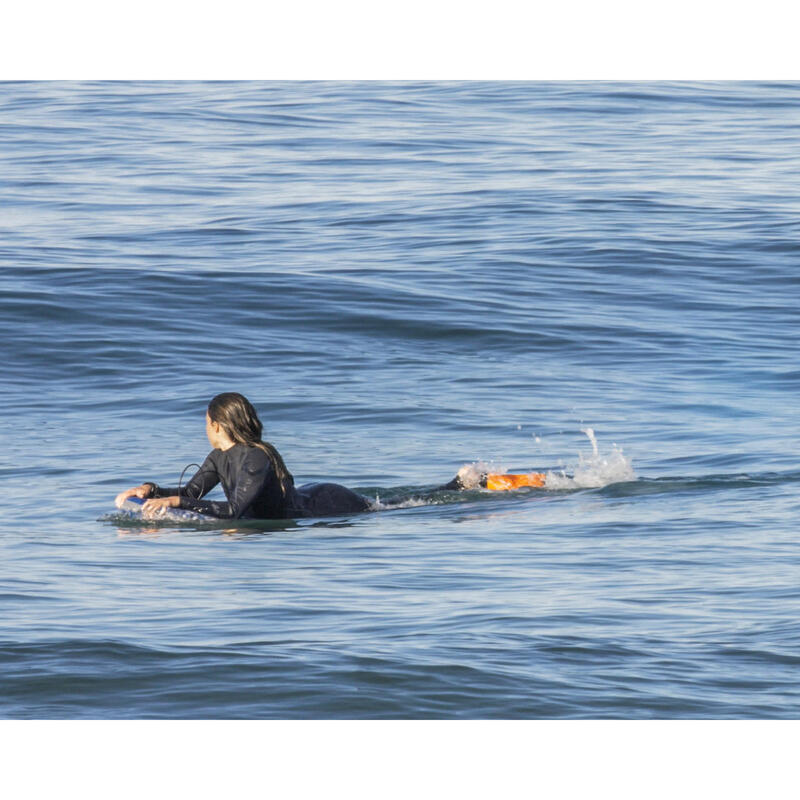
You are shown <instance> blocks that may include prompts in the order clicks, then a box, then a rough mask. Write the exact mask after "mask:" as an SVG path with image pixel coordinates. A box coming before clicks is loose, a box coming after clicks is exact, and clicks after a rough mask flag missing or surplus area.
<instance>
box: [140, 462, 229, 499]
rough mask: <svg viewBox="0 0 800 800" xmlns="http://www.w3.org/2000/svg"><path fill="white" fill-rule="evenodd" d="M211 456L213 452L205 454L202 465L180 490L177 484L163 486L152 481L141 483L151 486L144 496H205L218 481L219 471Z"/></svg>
mask: <svg viewBox="0 0 800 800" xmlns="http://www.w3.org/2000/svg"><path fill="white" fill-rule="evenodd" d="M212 456H213V452H212V453H209V454H208V455H207V456H206V460H205V461H204V462H203V465H202V466H201V467H200V469H199V470H197V472H195V474H194V475H193V476H192V479H191V480H190V481H189V482H188V483H186V484H184V485H183V486H181V487H180V491H178V487H177V486H175V487H169V488H165V487H163V486H159V485H158V484H156V483H153V482H152V481H148V482H146V483H144V484H142V485H143V486H151V487H152V491H151V494H149V495H146V497H148V498H150V497H176V496H178V495H180V496H181V497H193V498H200V497H205V496H206V495H207V494H208V493H209V492H210V491H211V490H212V489H213V488H214V487H215V486H216V485H217V484H218V483H219V473H218V472H217V466H216V464H215V463H214V460H213V458H212Z"/></svg>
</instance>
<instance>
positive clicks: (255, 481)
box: [179, 447, 277, 519]
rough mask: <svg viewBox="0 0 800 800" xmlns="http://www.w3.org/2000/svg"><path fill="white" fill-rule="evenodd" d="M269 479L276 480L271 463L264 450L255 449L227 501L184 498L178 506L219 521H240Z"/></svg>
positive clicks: (247, 458)
mask: <svg viewBox="0 0 800 800" xmlns="http://www.w3.org/2000/svg"><path fill="white" fill-rule="evenodd" d="M270 480H277V478H276V477H275V474H274V471H273V469H272V462H271V461H270V459H269V458H268V457H267V456H266V455H265V453H264V451H263V450H260V449H259V448H256V447H253V448H251V449H250V452H249V453H248V454H247V457H246V458H245V460H244V461H243V463H242V467H241V471H240V473H239V475H237V476H236V482H235V484H234V486H233V487H232V491H231V497H230V500H229V501H228V502H223V501H217V500H200V499H195V498H192V497H188V496H186V495H181V496H180V498H179V501H180V506H179V507H180V508H185V509H188V510H189V511H196V512H198V513H199V514H206V515H207V516H210V517H217V518H219V519H239V518H241V517H242V515H243V514H245V513H246V512H247V509H248V508H250V506H251V505H252V504H253V503H254V502H255V501H256V500H257V499H258V496H259V495H260V494H261V492H262V491H263V489H264V487H265V486H266V485H267V483H268V482H269V481H270Z"/></svg>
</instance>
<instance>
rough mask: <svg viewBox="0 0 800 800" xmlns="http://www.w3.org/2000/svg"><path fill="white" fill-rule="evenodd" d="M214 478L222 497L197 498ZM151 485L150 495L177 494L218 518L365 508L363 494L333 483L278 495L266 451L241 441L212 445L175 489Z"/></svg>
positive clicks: (309, 485)
mask: <svg viewBox="0 0 800 800" xmlns="http://www.w3.org/2000/svg"><path fill="white" fill-rule="evenodd" d="M220 482H221V483H222V488H223V490H224V492H225V497H227V498H228V499H227V502H222V501H219V500H202V499H201V498H202V497H204V496H205V495H206V494H208V493H209V492H210V491H211V490H212V489H213V488H214V487H215V486H216V485H217V484H218V483H220ZM153 487H154V491H153V494H152V496H153V497H172V496H174V495H178V496H179V497H180V499H181V504H180V507H181V508H186V509H189V510H190V511H197V512H199V513H200V514H206V515H208V516H210V517H218V518H220V519H240V518H246V519H286V518H291V517H325V516H330V515H334V514H349V513H352V512H355V511H366V510H367V509H369V502H368V501H367V499H366V498H365V497H362V496H361V495H360V494H356V493H355V492H353V491H351V490H350V489H347V488H346V487H344V486H340V485H339V484H338V483H307V484H305V485H304V486H299V487H296V488H295V487H294V486H292V487H291V489H290V490H289V491H288V492H287V496H286V497H284V496H283V494H282V493H281V486H280V482H279V481H278V476H277V475H276V474H275V469H274V467H273V466H272V461H271V460H270V458H269V456H268V455H267V454H266V453H265V452H264V451H263V450H262V449H261V448H260V447H250V446H248V445H245V444H235V445H234V446H233V447H231V448H229V449H228V450H212V451H211V452H210V453H209V454H208V456H207V458H206V460H205V461H204V462H203V465H202V466H201V467H200V469H199V470H198V471H197V472H196V473H195V475H194V477H193V478H192V479H191V480H190V481H189V482H188V483H187V484H186V486H183V487H181V490H180V493H179V492H178V489H177V488H162V487H160V486H157V485H156V484H153Z"/></svg>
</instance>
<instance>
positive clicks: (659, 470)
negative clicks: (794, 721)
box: [0, 82, 800, 719]
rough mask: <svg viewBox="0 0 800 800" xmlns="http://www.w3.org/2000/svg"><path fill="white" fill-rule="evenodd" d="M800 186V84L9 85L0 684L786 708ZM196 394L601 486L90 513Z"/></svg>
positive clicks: (418, 462)
mask: <svg viewBox="0 0 800 800" xmlns="http://www.w3.org/2000/svg"><path fill="white" fill-rule="evenodd" d="M798 187H800V84H797V83H645V84H642V83H592V82H590V83H579V82H572V83H552V82H551V83H514V82H505V83H503V82H498V83H472V82H466V83H458V82H456V83H443V82H429V83H383V82H363V83H328V82H321V83H314V82H308V83H306V82H297V83H260V82H242V83H180V82H175V83H170V82H165V83H122V82H117V83H66V82H64V83H6V84H0V353H1V354H2V364H3V375H2V383H1V384H0V386H2V400H3V413H4V415H5V416H4V420H3V425H2V429H3V433H2V447H1V448H0V476H2V485H3V503H2V514H0V563H2V570H0V674H1V675H2V677H0V717H3V718H7V719H8V718H14V719H16V718H39V719H41V718H72V719H78V718H102V719H111V718H150V719H153V718H156V719H165V718H191V719H194V718H260V719H266V718H302V719H311V718H314V719H316V718H379V719H384V718H451V719H452V718H461V719H469V718H482V719H489V718H527V719H532V718H627V719H644V718H797V717H799V716H800V688H798V681H797V674H798V667H799V666H800V624H799V623H798V619H800V541H799V539H800V536H799V535H798V534H800V530H799V529H798V524H797V518H798V511H800V498H799V495H798V489H800V463H799V461H798V458H799V454H800V432H798V430H799V426H798V423H799V422H800V404H798V400H797V397H798V391H799V390H800V360H799V359H798V346H797V339H796V333H797V330H798V322H800V270H799V269H798V263H799V262H798V258H799V257H800V192H799V191H798ZM221 391H239V392H242V393H243V394H245V395H247V396H248V397H249V398H250V399H251V400H252V401H253V403H254V404H255V405H256V407H257V408H258V410H259V413H260V414H261V417H262V419H263V421H264V423H265V428H266V435H267V437H268V438H269V440H270V441H272V442H273V443H274V444H275V445H276V446H277V447H278V448H279V450H280V451H281V453H282V454H283V456H284V458H285V460H286V462H287V464H288V466H289V468H290V469H291V470H292V472H293V473H294V475H295V478H296V481H297V482H298V483H303V482H307V481H317V480H334V481H339V482H342V483H345V484H346V485H348V486H351V487H354V488H357V489H359V490H360V491H362V492H364V493H365V494H367V495H368V496H369V497H370V498H376V499H380V498H381V497H386V496H387V495H388V494H391V493H397V492H402V491H409V492H410V491H414V490H418V489H420V488H424V487H430V486H432V485H435V484H438V483H442V482H444V481H447V480H449V479H450V478H451V477H452V476H453V474H454V473H455V471H456V470H457V469H459V468H460V467H461V466H462V465H464V464H466V463H470V462H473V461H484V462H492V463H493V465H494V466H496V468H497V469H509V470H512V471H522V470H531V469H543V470H550V471H552V474H561V473H562V472H563V473H566V475H567V476H571V475H574V474H575V473H576V470H577V471H578V472H580V470H581V469H582V468H586V464H587V463H588V464H589V471H590V472H592V470H594V473H593V474H595V475H599V476H600V478H601V479H600V480H598V481H597V482H596V483H597V485H594V486H589V485H582V486H575V487H572V488H570V487H567V488H564V487H562V488H560V489H559V490H552V489H551V490H520V491H518V492H514V493H510V494H491V493H488V492H481V491H474V492H468V493H465V494H463V495H460V496H459V495H456V496H453V495H445V496H441V495H440V496H437V497H436V498H435V499H434V500H430V501H427V502H421V503H418V504H413V503H411V504H408V506H409V507H404V508H395V509H389V510H381V511H376V512H373V513H367V514H362V515H355V516H351V517H340V518H328V519H321V520H283V521H272V522H267V523H260V524H252V523H247V524H245V523H241V522H239V523H231V522H227V523H223V522H220V523H218V524H217V523H215V524H211V525H187V524H184V525H180V524H171V525H168V524H157V523H153V524H149V525H142V524H136V523H135V522H132V521H126V520H125V519H124V518H122V517H121V516H120V515H115V513H114V512H115V509H114V506H113V498H114V496H115V495H116V494H117V493H118V492H119V491H121V490H122V489H124V488H127V487H129V486H132V485H134V484H137V483H139V482H141V481H142V480H147V479H150V480H155V481H157V482H159V483H162V484H171V485H174V484H175V483H177V479H178V476H179V475H180V472H181V470H182V469H183V468H184V466H185V465H186V464H189V463H191V462H198V461H201V460H202V459H203V458H204V456H205V455H206V453H207V451H208V443H207V441H206V439H205V433H204V412H205V407H206V404H207V403H208V400H209V399H210V398H211V397H212V396H213V395H214V394H216V393H218V392H221ZM589 427H590V428H592V429H593V430H594V432H595V434H596V437H597V442H598V447H599V454H598V458H599V459H600V460H599V461H598V460H597V459H594V460H593V455H592V452H593V451H592V446H591V442H590V440H589V438H587V436H586V435H585V434H584V433H582V432H581V430H582V429H586V428H589ZM620 451H621V452H622V453H624V458H625V459H628V460H629V463H630V464H631V465H632V469H633V470H634V472H635V475H634V476H633V477H631V478H628V479H623V480H616V479H614V476H609V475H608V474H606V473H604V472H603V468H602V461H603V458H604V457H606V456H609V454H613V453H619V452H620ZM587 459H588V462H587ZM598 465H599V466H598Z"/></svg>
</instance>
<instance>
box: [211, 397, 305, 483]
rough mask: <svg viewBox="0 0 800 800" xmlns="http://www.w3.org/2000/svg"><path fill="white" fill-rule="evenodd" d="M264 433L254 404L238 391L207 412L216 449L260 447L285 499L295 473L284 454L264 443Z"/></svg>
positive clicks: (215, 400) (218, 399)
mask: <svg viewBox="0 0 800 800" xmlns="http://www.w3.org/2000/svg"><path fill="white" fill-rule="evenodd" d="M263 430H264V427H263V425H262V424H261V420H260V419H259V418H258V413H257V412H256V410H255V408H253V404H252V403H251V402H250V401H249V400H248V399H247V398H246V397H244V396H243V395H241V394H239V393H238V392H223V393H222V394H218V395H217V396H216V397H214V398H213V399H212V400H211V402H210V403H209V404H208V409H207V410H206V433H207V434H208V440H209V442H211V446H212V447H215V448H216V447H219V448H220V449H223V450H224V449H226V448H227V447H230V446H232V445H234V444H244V445H247V446H248V447H258V448H259V449H260V450H263V451H264V452H265V453H266V454H267V455H268V456H269V459H270V461H271V462H272V467H273V469H274V470H275V474H276V475H277V477H278V481H279V482H280V485H281V492H282V493H283V495H284V497H285V496H286V493H287V491H288V490H289V489H290V487H291V486H293V485H294V478H293V477H292V473H291V472H289V470H288V469H286V464H284V463H283V459H282V458H281V454H280V453H279V452H278V451H277V450H276V449H275V448H274V447H273V446H272V445H271V444H270V443H269V442H265V441H263V440H262V438H261V436H262V432H263Z"/></svg>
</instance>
